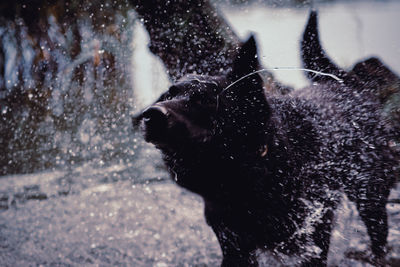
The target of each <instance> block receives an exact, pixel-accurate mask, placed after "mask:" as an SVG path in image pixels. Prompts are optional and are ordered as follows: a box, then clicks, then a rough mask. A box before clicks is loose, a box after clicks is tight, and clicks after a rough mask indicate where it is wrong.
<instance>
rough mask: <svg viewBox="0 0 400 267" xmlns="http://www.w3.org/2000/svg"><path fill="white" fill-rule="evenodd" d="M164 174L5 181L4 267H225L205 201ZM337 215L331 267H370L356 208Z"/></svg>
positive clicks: (125, 171)
mask: <svg viewBox="0 0 400 267" xmlns="http://www.w3.org/2000/svg"><path fill="white" fill-rule="evenodd" d="M147 160H149V159H147ZM155 161H156V162H157V164H159V160H155ZM137 164H141V163H140V162H138V163H137ZM157 164H156V166H157ZM158 168H159V169H157V168H155V169H153V170H148V169H147V171H149V173H152V174H153V175H155V176H154V178H152V177H148V179H144V180H141V181H140V180H138V179H133V177H134V176H135V175H137V173H136V172H137V169H138V168H137V166H130V167H127V166H126V165H121V164H119V165H113V166H109V167H103V168H98V169H93V168H91V167H88V166H87V167H79V168H76V169H74V171H52V172H42V173H36V174H31V175H20V176H9V177H3V178H0V188H1V190H0V191H1V192H0V207H1V210H0V266H156V267H165V266H218V264H219V262H220V261H221V251H220V249H219V246H218V242H217V240H216V238H215V236H214V234H213V233H212V231H211V229H210V228H209V227H208V226H207V224H206V222H205V220H204V217H203V203H202V200H201V199H200V198H199V197H197V196H196V195H193V194H192V193H190V192H187V191H185V190H183V189H181V188H179V187H178V186H177V185H175V184H174V183H172V182H171V181H169V179H168V178H167V177H166V173H165V172H164V170H163V169H162V167H158ZM134 181H135V182H134ZM399 198H400V188H398V189H397V190H394V191H393V192H392V196H391V199H399ZM387 207H388V211H389V219H390V235H389V247H390V251H389V255H388V259H389V261H390V263H391V266H400V256H399V255H400V204H399V203H397V204H396V203H391V204H388V206H387ZM338 214H339V215H338V216H337V217H338V219H337V226H336V228H335V231H334V233H333V239H332V247H331V251H330V266H368V265H367V263H365V261H363V259H364V258H365V257H366V256H365V255H368V251H369V250H368V236H367V235H366V232H365V229H364V227H363V225H362V223H361V221H360V220H359V218H358V215H357V212H356V210H355V208H354V207H353V206H351V205H349V203H348V202H344V203H343V204H342V206H341V208H340V210H339V212H338ZM263 261H264V262H267V263H271V261H272V262H274V263H273V265H272V266H276V262H275V261H274V260H273V258H271V257H269V256H267V257H266V258H265V257H264V259H263Z"/></svg>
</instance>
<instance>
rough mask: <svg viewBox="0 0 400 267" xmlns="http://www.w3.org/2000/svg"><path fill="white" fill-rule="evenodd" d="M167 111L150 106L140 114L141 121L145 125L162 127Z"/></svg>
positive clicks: (159, 107)
mask: <svg viewBox="0 0 400 267" xmlns="http://www.w3.org/2000/svg"><path fill="white" fill-rule="evenodd" d="M167 115H168V111H167V109H166V108H164V107H162V106H151V107H149V108H147V109H146V110H145V111H143V113H142V118H143V121H144V122H145V123H146V124H149V123H151V124H153V123H154V124H157V125H162V124H165V123H166V121H167Z"/></svg>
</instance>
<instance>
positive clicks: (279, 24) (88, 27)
mask: <svg viewBox="0 0 400 267" xmlns="http://www.w3.org/2000/svg"><path fill="white" fill-rule="evenodd" d="M212 4H213V5H215V6H216V8H217V9H218V10H219V12H220V14H221V15H222V16H223V17H224V18H225V20H226V21H227V22H228V24H229V25H230V27H231V29H232V30H233V31H234V32H235V33H236V34H237V35H238V36H239V37H240V38H241V39H242V40H244V39H245V38H247V36H248V35H249V34H250V33H254V34H255V36H256V40H257V42H258V46H259V55H260V58H261V61H262V63H263V65H264V66H265V67H268V68H276V67H290V68H300V67H301V63H300V54H299V40H300V37H301V35H302V32H303V29H304V26H305V23H306V20H307V17H308V12H309V10H310V8H311V7H313V8H317V9H318V10H319V18H320V19H319V24H320V34H321V39H322V44H323V46H324V47H325V49H326V51H327V52H328V54H329V55H330V57H331V58H332V59H333V60H334V61H335V62H336V63H337V64H338V65H340V66H341V67H343V68H347V69H351V68H352V66H353V65H354V64H355V63H356V62H359V61H361V60H363V59H365V58H367V57H369V56H378V57H379V58H380V59H381V60H382V61H383V62H384V63H385V64H386V65H387V66H388V67H389V68H391V69H392V71H394V72H395V73H396V74H397V75H399V73H400V35H399V30H398V26H399V23H398V22H399V16H400V1H394V0H392V1H390V0H387V1H385V0H376V1H372V0H371V1H361V0H353V1H339V0H338V1H335V0H326V1H323V0H320V1H307V0H303V1H302V0H270V1H261V0H248V1H245V0H232V1H228V0H226V1H215V0H214V1H212ZM148 43H149V35H148V32H147V31H146V29H145V28H144V26H143V20H141V19H140V17H139V16H138V15H137V14H136V12H135V5H133V4H132V3H130V2H129V1H127V0H104V1H98V0H95V1H88V0H70V1H63V0H34V1H23V0H16V1H8V0H7V1H2V2H1V3H0V151H1V152H0V217H1V218H2V219H0V265H2V266H61V265H62V266H68V265H71V266H75V265H85V266H86V265H98V264H100V265H105V266H108V265H109V266H116V265H121V266H159V267H162V266H192V265H196V264H197V266H215V265H217V264H218V262H219V260H220V252H219V248H218V245H217V243H216V240H215V237H214V236H213V234H212V233H211V232H210V230H209V229H208V228H207V226H206V225H205V223H204V219H203V218H202V214H201V213H202V211H201V207H202V204H201V202H200V201H199V199H197V198H196V196H192V195H191V194H188V193H187V192H186V191H182V190H181V189H178V188H176V187H175V186H174V185H172V184H170V183H169V182H168V175H167V174H166V171H165V169H164V167H163V164H162V161H161V156H160V154H159V153H158V152H157V151H156V150H155V149H154V148H153V147H152V146H151V145H148V144H146V143H144V141H143V140H142V137H141V134H140V133H138V132H136V131H135V130H134V129H133V128H132V125H131V116H132V115H134V114H136V113H137V112H140V110H142V109H143V108H145V107H146V106H147V105H148V104H150V103H152V102H153V101H154V100H155V99H156V98H157V97H158V95H159V94H160V93H162V92H163V91H165V90H166V89H167V88H168V86H169V84H170V83H171V82H172V81H171V80H170V78H169V76H168V73H167V70H166V68H165V67H164V65H163V62H162V61H161V60H160V59H159V58H158V57H156V56H155V55H153V54H152V53H151V52H150V51H149V49H148ZM271 72H273V73H272V74H273V75H274V77H275V78H276V79H277V80H278V81H279V82H281V83H283V84H286V85H288V86H291V87H294V88H301V87H303V86H306V85H307V84H308V82H307V80H306V79H305V76H304V75H303V73H302V72H301V71H298V70H290V71H284V70H280V71H271ZM154 184H156V185H154ZM396 194H397V193H396ZM395 197H397V198H398V195H396V196H395ZM111 200H112V201H111ZM111 202H112V203H114V204H113V205H108V204H105V203H111ZM183 203H186V204H187V206H185V207H181V205H182V204H183ZM344 205H345V206H344V208H343V210H344V213H345V214H347V215H349V214H350V215H349V216H350V217H351V214H353V213H354V212H355V211H354V209H353V208H351V207H348V206H346V205H347V204H344ZM393 205H394V204H393ZM149 207H151V208H149ZM178 207H181V208H178ZM393 207H394V208H393V209H394V211H393V212H394V214H395V215H396V216H397V217H394V218H395V220H400V219H399V217H400V216H399V212H398V207H397V208H396V206H395V205H394V206H393ZM178 210H179V211H178ZM165 212H166V213H168V214H164V213H165ZM110 214H111V215H110ZM116 216H117V217H116ZM119 216H120V217H119ZM160 216H161V217H160ZM353 217H354V216H353ZM110 220H111V221H110ZM167 221H168V222H167ZM348 224H352V225H353V224H354V225H353V226H355V228H356V229H361V230H359V231H358V233H357V236H358V237H357V238H358V239H357V238H355V240H358V241H354V244H353V243H351V242H350V243H351V244H349V242H347V243H348V244H346V247H343V245H340V242H339V243H338V244H339V245H337V246H336V252H337V253H333V254H334V255H336V254H337V255H338V256H337V257H336V258H335V257H332V259H331V265H332V266H334V265H335V264H339V265H340V266H344V265H341V264H344V263H343V259H342V258H343V257H342V256H341V255H343V253H345V252H346V251H348V250H349V249H348V247H349V246H350V247H351V246H353V249H357V250H360V251H365V250H366V247H367V245H366V244H367V242H368V240H366V239H365V237H364V239H362V235H363V234H362V233H363V231H365V230H362V226H360V223H359V222H358V221H355V222H354V220H353V219H349V222H348ZM348 224H342V225H341V228H340V229H341V231H345V230H344V229H345V228H346V227H347V226H348ZM51 225H53V226H51ZM128 225H131V227H132V228H129V227H128ZM165 225H167V227H169V228H170V230H169V231H167V230H168V229H165V227H166V226H165ZM96 227H99V228H96ZM175 228H176V229H175ZM99 229H100V230H99ZM161 229H163V230H161ZM177 229H180V230H181V231H178V230H177ZM175 231H176V232H175ZM346 231H347V230H346ZM391 231H392V232H391V236H390V238H391V240H392V241H390V242H391V244H395V245H397V246H395V245H392V246H393V249H392V252H391V253H392V254H391V256H390V257H392V258H393V261H392V262H396V259H397V260H398V259H399V258H400V257H399V253H400V244H399V243H400V240H399V237H400V229H399V228H398V227H397V228H395V229H392V230H391ZM174 233H175V234H176V235H178V237H176V236H174V237H173V234H174ZM176 238H178V239H176ZM339 239H340V238H339ZM166 240H167V241H166ZM341 240H342V241H343V239H341ZM106 241H107V242H106ZM179 242H181V243H179ZM99 243H101V245H99ZM334 249H335V248H334ZM353 254H354V253H353ZM163 255H164V256H163ZM210 255H211V256H210ZM357 255H358V254H357ZM360 257H361V258H362V255H361V256H360ZM355 258H357V256H356V257H355ZM357 260H359V259H356V260H351V259H348V260H347V261H348V262H346V263H345V264H348V266H364V265H363V264H366V263H357V262H359V261H357ZM397 263H398V261H397ZM357 264H361V265H357ZM393 264H394V263H393ZM393 266H394V265H393ZM397 266H400V265H397Z"/></svg>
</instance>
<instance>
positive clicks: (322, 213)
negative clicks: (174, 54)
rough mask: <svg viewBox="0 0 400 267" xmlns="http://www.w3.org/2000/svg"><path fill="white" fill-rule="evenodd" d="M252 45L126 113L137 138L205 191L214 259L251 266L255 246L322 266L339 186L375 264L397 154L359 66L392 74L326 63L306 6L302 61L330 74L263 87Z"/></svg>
mask: <svg viewBox="0 0 400 267" xmlns="http://www.w3.org/2000/svg"><path fill="white" fill-rule="evenodd" d="M256 50H257V49H256V44H255V41H254V39H253V37H251V38H250V39H249V40H248V41H247V42H246V43H244V44H243V45H242V47H241V49H240V52H239V54H238V55H237V58H236V59H235V60H234V63H233V67H232V71H231V72H230V73H229V74H228V75H226V76H224V77H205V76H189V77H188V78H187V79H186V80H182V81H180V82H178V83H177V84H175V85H173V86H171V87H170V88H169V90H168V91H167V92H166V93H164V94H163V95H162V96H161V97H160V98H159V99H158V100H157V102H156V103H155V104H154V105H152V106H151V107H150V108H148V109H147V110H146V111H144V112H143V113H142V114H141V115H140V116H139V117H137V118H135V120H136V122H139V123H141V124H142V126H143V128H144V131H145V139H146V141H148V142H151V143H153V144H154V145H155V146H156V147H157V148H159V149H160V150H161V151H162V152H163V155H164V160H165V163H166V165H167V166H168V168H169V171H170V172H171V174H172V176H173V177H174V180H175V181H176V182H177V183H178V184H179V185H180V186H182V187H184V188H187V189H189V190H191V191H192V192H195V193H197V194H199V195H200V196H202V197H203V199H204V202H205V216H206V220H207V223H208V224H209V225H210V226H211V227H212V229H213V230H214V232H215V234H216V235H217V238H218V240H219V243H220V245H221V249H222V252H223V262H222V266H257V265H258V263H257V259H256V253H255V252H256V250H270V251H273V252H275V253H277V254H279V253H281V254H287V255H297V256H298V257H299V258H298V262H297V263H296V264H298V265H302V266H324V265H326V261H327V253H328V249H329V240H330V232H331V227H332V219H333V215H334V209H335V207H336V205H337V203H338V201H339V198H340V193H339V192H341V191H344V192H346V194H347V195H348V197H349V199H350V200H352V201H354V202H355V203H356V204H357V208H358V210H359V213H360V215H361V218H362V220H363V221H364V223H365V225H366V226H367V229H368V234H369V236H370V238H371V242H372V246H371V247H372V251H373V254H374V256H375V263H376V264H383V259H384V256H385V245H386V237H387V234H388V225H387V215H386V209H385V204H386V202H387V198H388V195H389V191H390V188H391V186H392V185H393V183H394V181H395V172H396V166H398V163H399V161H398V158H397V156H398V155H396V154H395V151H394V150H393V149H392V147H391V144H393V139H394V138H395V136H394V135H395V134H396V133H395V132H394V131H393V129H392V127H390V123H389V122H388V121H387V119H385V117H384V116H383V115H382V112H381V110H382V107H381V103H380V101H379V99H377V97H376V95H375V94H376V92H375V91H374V90H376V88H377V86H378V85H377V83H376V79H377V78H376V77H375V79H372V80H368V70H370V69H371V68H372V67H373V66H376V68H375V70H380V71H381V72H382V75H381V76H383V75H384V74H385V73H386V74H387V73H390V74H392V73H391V72H390V71H389V70H388V69H387V68H385V67H384V66H383V65H382V64H380V65H379V64H378V63H380V62H379V61H378V60H377V59H371V60H369V61H366V62H364V63H362V64H361V65H358V68H357V69H356V70H354V71H352V72H345V71H343V70H341V69H340V68H338V67H337V66H335V65H334V64H333V63H332V62H331V61H330V60H329V59H328V57H327V56H326V55H325V53H324V51H323V50H322V48H321V46H320V44H319V38H318V31H317V21H316V13H314V12H313V13H312V14H311V16H310V19H309V22H308V25H307V28H306V30H305V33H304V37H303V42H302V55H303V62H304V66H305V68H309V69H312V70H314V71H319V72H324V73H329V74H333V75H334V76H333V75H330V76H328V75H324V74H322V73H317V74H316V73H315V72H312V73H308V75H309V77H310V78H311V79H312V80H313V81H314V85H313V86H310V87H307V88H304V89H302V90H296V91H294V92H293V93H291V94H289V95H286V96H282V95H279V96H276V95H266V92H265V90H264V89H263V82H262V79H261V78H260V76H259V75H258V74H256V73H253V74H250V73H252V72H254V71H256V70H257V69H258V68H259V63H258V60H257V51H256ZM369 67H371V68H369ZM377 68H378V69H377ZM248 74H250V75H248ZM371 77H373V75H372V76H371Z"/></svg>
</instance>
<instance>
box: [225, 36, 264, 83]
mask: <svg viewBox="0 0 400 267" xmlns="http://www.w3.org/2000/svg"><path fill="white" fill-rule="evenodd" d="M259 67H260V63H259V61H258V55H257V44H256V40H255V39H254V36H253V35H251V36H250V37H249V39H248V40H247V41H246V42H244V43H243V44H242V46H241V47H240V48H239V53H238V54H237V56H236V58H235V59H234V61H233V66H232V71H231V73H230V75H229V76H230V78H231V80H236V79H239V78H241V77H243V76H245V75H247V74H249V73H252V72H253V71H256V70H257V69H258V68H259Z"/></svg>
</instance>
